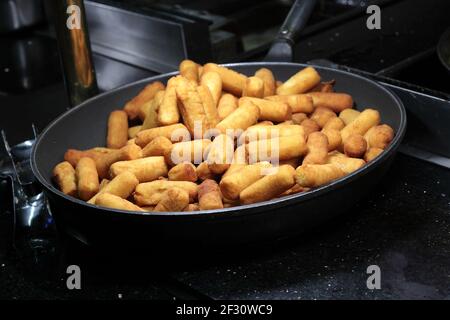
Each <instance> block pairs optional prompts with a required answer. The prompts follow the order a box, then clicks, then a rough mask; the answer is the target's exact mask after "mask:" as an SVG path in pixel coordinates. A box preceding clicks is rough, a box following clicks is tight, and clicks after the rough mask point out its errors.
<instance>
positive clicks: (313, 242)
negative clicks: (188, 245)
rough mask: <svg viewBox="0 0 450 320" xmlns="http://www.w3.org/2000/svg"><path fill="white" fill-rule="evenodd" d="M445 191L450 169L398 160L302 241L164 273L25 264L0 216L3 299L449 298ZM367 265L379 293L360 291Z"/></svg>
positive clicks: (50, 253) (55, 260)
mask: <svg viewBox="0 0 450 320" xmlns="http://www.w3.org/2000/svg"><path fill="white" fill-rule="evenodd" d="M449 190H450V170H448V169H444V168H441V167H438V166H435V165H431V164H428V163H425V162H422V161H420V160H416V159H413V158H411V157H408V156H405V155H402V154H399V155H398V157H397V159H396V160H395V162H394V165H393V167H392V169H391V170H390V171H389V172H388V174H387V176H386V178H385V179H384V180H383V182H382V183H381V184H380V185H379V186H378V187H377V188H376V190H374V191H373V192H372V194H371V196H369V197H368V198H367V199H365V200H362V201H360V202H359V204H358V205H357V206H356V207H354V209H353V210H352V211H351V212H348V213H347V214H345V215H343V216H341V217H339V218H338V219H335V220H334V221H332V222H330V223H328V224H327V225H324V226H322V227H320V228H318V229H317V230H315V231H313V232H311V233H309V234H306V235H303V236H301V237H300V238H297V239H291V240H289V241H285V242H282V243H278V244H276V245H274V246H271V247H269V248H261V247H259V248H254V249H253V250H248V249H246V250H241V251H240V252H234V253H227V255H226V256H223V257H220V256H216V257H215V258H211V259H209V258H208V257H204V258H203V259H202V260H203V261H200V260H199V261H194V262H192V261H189V266H187V265H186V266H184V265H183V264H178V265H176V266H174V265H172V266H170V267H167V266H166V267H164V269H161V268H158V267H155V266H156V265H158V264H159V263H160V261H154V260H152V257H151V256H149V255H147V254H146V253H142V256H138V257H136V256H133V257H128V256H123V255H117V256H115V255H113V256H111V255H109V254H103V253H100V252H91V251H89V250H85V249H83V248H78V247H77V246H75V245H71V246H70V248H69V249H67V248H65V249H64V250H61V249H58V248H56V249H55V250H44V251H41V252H34V253H33V254H32V255H28V256H27V255H24V254H23V253H21V252H17V251H15V250H12V249H8V246H7V245H6V244H7V243H8V242H9V239H7V238H6V236H7V235H8V230H7V229H8V228H7V225H8V223H7V218H6V217H5V216H2V218H1V220H0V226H1V228H2V229H1V230H2V232H1V233H0V234H1V237H2V239H1V242H0V243H2V247H1V251H0V283H1V284H2V285H1V286H0V298H18V299H20V298H44V299H53V298H62V299H65V298H96V299H115V298H123V299H126V298H141V299H173V298H181V297H185V298H199V297H200V298H201V297H205V298H206V297H210V298H213V299H330V298H333V299H410V298H412V299H415V298H428V299H436V298H444V299H449V298H450V268H449V266H450V193H449ZM299 214H301V213H300V212H299ZM205 261H206V262H205ZM69 264H78V265H80V267H81V268H82V272H83V281H82V284H83V285H82V290H79V291H78V290H73V291H70V290H68V289H66V285H65V283H66V282H65V281H66V277H67V275H66V274H65V268H66V266H67V265H69ZM369 265H378V266H379V267H380V270H381V289H380V290H369V289H367V286H366V280H367V277H368V274H367V273H366V269H367V267H368V266H369Z"/></svg>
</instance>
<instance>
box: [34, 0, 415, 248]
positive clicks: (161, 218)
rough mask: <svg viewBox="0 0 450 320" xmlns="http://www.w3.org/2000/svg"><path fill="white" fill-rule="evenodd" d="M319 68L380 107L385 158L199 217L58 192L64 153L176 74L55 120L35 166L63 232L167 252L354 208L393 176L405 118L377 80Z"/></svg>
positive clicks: (295, 67)
mask: <svg viewBox="0 0 450 320" xmlns="http://www.w3.org/2000/svg"><path fill="white" fill-rule="evenodd" d="M296 4H297V5H296V6H294V7H293V8H292V10H291V12H290V14H289V16H288V18H287V19H286V21H285V23H284V24H283V27H282V29H281V31H280V34H279V36H278V38H277V41H276V43H277V44H276V45H275V46H280V47H281V49H280V50H279V51H278V52H276V55H278V59H279V60H282V58H283V57H284V59H289V58H291V53H292V50H286V45H287V46H289V45H291V44H292V43H293V42H294V40H295V38H296V37H297V36H298V30H296V29H298V28H297V27H298V26H299V25H301V24H298V21H302V20H304V19H305V17H307V16H308V15H309V14H310V12H311V8H312V6H313V4H311V2H310V1H302V2H301V1H297V3H296ZM286 30H288V32H286ZM280 43H281V45H280ZM274 50H275V51H277V50H276V49H274ZM274 50H271V51H272V52H273V51H274ZM283 52H284V56H283ZM280 53H281V54H280ZM226 66H227V67H229V68H232V69H234V70H236V71H238V72H241V73H243V74H246V75H253V74H254V72H255V71H256V70H258V69H259V68H261V67H266V68H269V69H270V70H272V72H273V73H274V75H275V77H276V78H277V79H280V80H286V79H288V78H289V77H290V76H291V75H293V74H295V73H296V72H298V71H299V70H300V69H302V68H304V67H305V66H306V65H304V64H298V63H288V62H259V63H235V64H228V65H226ZM316 68H317V70H318V72H319V73H320V74H321V76H322V78H323V79H324V80H331V79H335V80H336V90H337V91H342V92H347V93H350V94H351V95H352V96H353V98H354V100H355V102H356V108H357V109H358V110H363V109H364V108H365V107H373V108H376V109H378V110H379V111H380V114H381V120H382V122H383V123H387V124H389V125H390V126H391V127H392V128H393V129H394V130H395V133H396V135H395V138H394V139H393V141H392V143H391V144H390V145H389V147H388V148H387V149H386V150H385V152H384V153H383V154H382V155H381V156H380V157H378V158H377V159H376V160H374V161H372V162H370V163H369V164H367V165H366V166H365V167H364V168H361V169H359V170H357V171H355V172H353V173H352V174H350V175H348V176H346V177H343V178H341V179H339V180H336V181H334V182H332V183H330V184H328V185H325V186H322V187H319V188H316V189H313V190H311V191H309V192H305V193H301V194H296V195H291V196H287V197H283V198H277V199H273V200H270V201H266V202H261V203H256V204H251V205H244V206H239V207H232V208H225V209H220V210H208V211H196V212H160V213H142V212H128V211H121V210H114V209H108V208H100V207H97V206H94V205H90V204H88V203H86V202H84V201H81V200H78V199H75V198H72V197H69V196H66V195H64V194H63V193H62V192H60V191H59V190H58V189H57V188H55V186H54V185H53V184H52V181H51V174H52V169H53V167H54V166H55V165H56V164H57V163H58V162H60V161H61V160H62V159H63V155H64V152H65V151H66V150H67V149H68V148H77V149H87V148H91V147H94V146H101V145H104V143H105V136H106V130H107V119H108V115H109V113H110V112H111V111H113V110H116V109H118V108H121V107H122V106H123V105H124V104H125V102H127V101H128V100H130V99H131V98H132V97H134V96H135V95H136V94H137V93H138V92H139V91H140V90H141V89H143V88H144V86H145V85H146V84H148V83H149V82H152V81H162V82H166V81H167V80H168V79H169V78H170V77H172V76H174V75H176V74H177V72H173V73H169V74H163V75H160V76H157V77H152V78H149V79H145V80H141V81H138V82H135V83H132V84H128V85H126V86H123V87H121V88H118V89H115V90H113V91H110V92H107V93H103V94H100V95H98V96H96V97H94V98H92V99H90V100H87V101H85V102H84V103H82V104H80V105H78V106H76V107H74V108H73V109H71V110H69V111H67V112H66V113H64V114H63V115H61V116H60V117H58V118H57V119H56V120H54V121H53V122H52V123H51V124H50V125H49V126H48V127H47V128H46V129H45V130H44V131H43V132H42V133H41V135H40V136H39V137H38V138H37V140H36V142H35V145H34V148H33V151H32V156H31V165H32V168H33V172H34V174H35V175H36V177H37V179H38V181H39V182H40V183H41V184H42V185H43V187H44V190H45V192H46V194H47V196H48V199H49V202H50V205H51V208H52V212H53V215H54V218H55V222H56V226H57V228H58V230H59V231H61V232H62V233H64V234H67V235H69V236H71V237H74V238H76V239H78V240H80V241H82V242H83V243H85V244H88V245H93V246H106V247H110V248H111V247H113V248H118V247H125V248H130V247H140V246H147V247H148V246H149V247H153V248H154V247H161V246H163V247H164V248H172V249H174V248H176V249H177V250H194V249H197V248H200V247H206V248H211V246H214V247H215V248H218V247H229V246H237V245H241V244H248V243H266V242H267V241H268V242H271V241H274V240H277V239H280V238H286V237H291V236H295V235H298V234H299V233H301V232H303V231H306V230H308V229H310V228H312V227H314V226H317V225H318V224H320V223H322V222H324V221H327V220H329V219H331V218H333V217H335V216H337V215H339V214H340V213H342V212H344V211H346V210H348V209H349V208H350V207H351V206H352V205H353V204H355V203H356V202H357V201H358V200H359V199H360V198H361V197H363V196H364V195H366V194H368V193H369V192H370V190H371V189H372V187H374V186H375V185H376V184H377V182H378V181H379V180H380V178H381V177H382V176H383V174H384V173H385V172H386V171H387V170H388V168H389V166H390V164H391V162H392V160H393V158H394V155H395V153H396V151H397V149H398V147H399V145H400V142H401V140H402V138H403V135H404V132H405V127H406V113H405V109H404V107H403V105H402V103H401V101H400V100H399V99H398V98H397V97H396V96H395V95H394V94H392V93H391V92H390V91H389V90H387V89H385V88H384V87H382V86H380V85H379V84H377V83H376V82H374V81H372V80H369V79H367V78H364V77H361V76H358V75H355V74H351V73H348V72H345V71H338V70H333V69H330V68H326V67H319V66H317V67H316Z"/></svg>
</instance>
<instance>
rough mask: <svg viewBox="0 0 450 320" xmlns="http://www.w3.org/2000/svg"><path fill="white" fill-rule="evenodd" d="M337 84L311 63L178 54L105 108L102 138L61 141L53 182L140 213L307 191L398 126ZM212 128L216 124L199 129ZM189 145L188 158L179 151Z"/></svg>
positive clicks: (373, 151) (364, 159) (377, 150)
mask: <svg viewBox="0 0 450 320" xmlns="http://www.w3.org/2000/svg"><path fill="white" fill-rule="evenodd" d="M334 85H335V81H334V80H333V79H330V80H329V81H322V79H321V77H320V75H319V73H318V72H317V71H316V70H315V69H314V68H313V67H306V68H304V69H302V70H299V71H298V72H297V73H295V74H294V75H292V76H291V77H290V78H289V79H288V80H286V81H285V82H282V81H280V80H279V79H276V78H275V76H274V74H273V73H272V72H271V70H269V69H267V68H261V69H259V70H257V71H256V72H255V74H254V75H252V76H247V75H244V74H241V73H238V72H236V71H234V70H232V69H229V68H226V67H223V66H219V65H217V64H214V63H207V64H205V65H203V66H202V65H199V64H197V63H195V62H193V61H190V60H184V61H182V62H181V64H180V66H179V75H176V76H174V77H172V78H170V79H169V81H168V82H167V83H166V84H163V83H161V82H159V81H156V82H153V83H150V84H148V85H147V86H145V88H143V89H142V91H140V92H139V93H138V95H137V96H135V97H134V98H132V99H131V100H130V101H128V102H127V103H126V104H125V106H124V107H123V109H120V110H114V111H112V112H111V113H110V115H109V119H105V121H108V130H107V136H106V147H95V148H91V149H88V150H75V149H69V150H67V152H66V153H65V155H64V161H63V162H61V163H59V164H57V165H56V166H55V168H54V171H53V178H54V182H55V184H56V185H57V187H58V188H59V190H61V191H62V192H63V193H64V194H67V195H70V196H72V197H76V198H78V199H81V200H84V201H87V202H88V203H90V204H93V205H97V206H101V207H106V208H113V209H118V210H129V211H142V212H179V211H197V210H212V209H222V208H227V207H233V206H239V205H247V204H252V203H257V202H261V201H268V200H271V199H274V198H279V197H283V196H287V195H292V194H297V193H302V192H307V191H308V190H310V189H311V188H315V187H318V186H322V185H325V184H327V183H330V182H331V181H333V180H336V179H339V178H341V177H344V176H345V175H348V174H350V173H351V172H353V171H355V170H357V169H359V168H361V167H363V166H364V165H366V163H368V162H369V161H372V160H373V159H375V158H376V157H378V156H379V155H380V154H381V153H383V150H384V149H386V147H387V146H388V145H389V143H390V142H391V141H392V139H393V137H394V131H393V129H392V128H391V127H390V126H388V125H386V124H380V114H379V112H378V111H377V110H375V109H372V108H366V109H364V110H363V111H358V110H355V109H353V104H354V103H353V99H352V96H351V95H349V94H347V93H342V92H335V90H334ZM208 130H214V132H216V134H215V135H213V136H211V137H205V135H202V134H200V135H199V134H198V132H199V131H200V132H203V133H204V132H207V131H208ZM230 132H232V134H230ZM238 141H239V143H237V142H238ZM275 149H276V150H275ZM186 150H192V151H188V153H190V157H184V158H182V161H174V155H177V154H180V153H183V152H184V153H186ZM194 150H196V151H200V152H194ZM261 150H265V151H266V152H260V151H261ZM230 153H231V155H230ZM184 156H186V154H185V155H184ZM275 157H276V161H275V163H274V161H273V159H274V158H275Z"/></svg>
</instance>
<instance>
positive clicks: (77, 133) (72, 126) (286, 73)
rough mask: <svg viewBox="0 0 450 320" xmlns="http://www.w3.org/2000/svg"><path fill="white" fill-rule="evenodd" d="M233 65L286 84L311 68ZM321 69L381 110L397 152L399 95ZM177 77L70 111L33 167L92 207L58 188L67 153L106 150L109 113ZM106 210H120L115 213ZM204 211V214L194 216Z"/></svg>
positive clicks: (364, 104)
mask: <svg viewBox="0 0 450 320" xmlns="http://www.w3.org/2000/svg"><path fill="white" fill-rule="evenodd" d="M229 66H230V67H231V68H233V69H235V70H237V71H239V72H241V73H244V74H246V75H253V74H254V72H255V71H256V70H258V69H259V68H261V67H263V66H264V67H267V68H269V69H270V70H272V72H273V73H274V75H275V77H276V78H277V79H280V80H282V81H284V80H286V79H288V78H289V77H290V76H291V75H293V74H294V73H296V72H298V71H299V70H300V69H301V68H304V67H305V65H302V64H294V63H243V64H230V65H229ZM316 68H317V70H318V71H319V73H320V75H321V76H322V79H323V80H324V81H326V80H332V79H334V80H336V86H335V89H336V91H337V92H346V93H349V94H351V95H352V96H353V98H354V100H355V103H356V109H359V110H362V109H365V108H368V107H370V108H374V109H377V110H379V111H380V114H381V122H382V123H386V124H388V125H390V126H391V127H392V128H393V129H394V130H395V132H396V136H395V138H394V141H393V142H392V143H391V146H390V147H389V148H388V149H387V151H386V152H385V153H389V152H392V151H393V150H391V149H394V148H397V147H398V144H399V142H400V139H401V138H402V136H403V134H404V130H405V126H406V116H405V110H404V108H403V106H402V104H401V102H400V101H399V100H398V99H397V98H396V97H395V96H394V95H392V94H391V93H390V92H389V91H388V90H387V89H385V88H383V87H381V86H380V85H378V84H377V83H375V82H373V81H371V80H368V79H365V78H362V77H360V76H356V75H352V74H349V73H346V72H343V71H337V70H333V69H328V68H324V67H316ZM174 74H175V73H171V74H166V75H161V76H157V77H154V78H150V79H145V80H142V81H139V82H136V83H133V84H130V85H127V86H124V87H121V88H119V89H116V90H113V91H111V92H107V93H104V94H102V95H99V96H97V97H95V98H93V99H90V100H88V101H86V102H84V103H83V104H81V105H79V106H77V107H75V108H73V109H71V110H69V111H68V112H67V113H65V114H63V115H62V116H60V117H59V118H58V119H56V120H55V121H53V122H52V123H51V124H50V125H49V126H48V127H47V128H46V129H45V130H44V131H43V132H42V134H41V135H40V137H39V138H38V139H37V141H36V143H35V146H34V149H33V154H32V167H33V170H34V173H35V175H36V176H37V178H38V179H39V181H40V182H41V183H42V184H43V185H44V186H45V187H46V188H48V189H49V190H50V191H51V192H52V193H56V195H57V196H58V197H62V198H65V199H66V200H69V201H72V202H78V203H79V204H82V205H84V206H90V205H88V204H86V203H84V202H82V201H81V200H77V199H74V198H71V197H68V196H65V195H64V194H62V193H61V192H60V191H59V190H57V189H56V188H55V187H54V186H53V184H52V181H51V174H52V170H53V167H54V166H55V165H56V164H57V163H58V162H60V161H62V160H63V155H64V153H65V151H66V150H67V149H69V148H75V149H88V148H92V147H95V146H104V145H105V139H106V138H105V137H106V130H107V119H108V115H109V113H110V112H111V111H113V110H116V109H121V108H122V107H123V106H124V104H125V103H126V102H127V101H128V100H130V99H131V98H132V97H134V96H135V95H136V94H137V93H138V92H139V91H140V90H141V89H142V88H143V87H144V86H145V85H146V84H148V83H149V82H152V81H156V80H159V81H162V82H163V83H165V82H166V81H167V79H169V78H170V77H171V76H173V75H174ZM381 161H383V156H382V157H379V158H378V159H376V160H375V161H373V162H372V163H370V164H369V165H368V166H366V167H365V168H363V169H362V170H361V169H360V170H359V171H358V172H355V173H353V174H352V175H350V176H347V177H345V178H343V179H340V180H339V181H337V182H335V183H332V184H331V185H329V186H328V187H327V186H326V187H322V188H319V189H327V188H329V187H332V185H334V184H339V183H343V182H344V181H345V180H349V179H353V178H352V177H353V176H355V175H357V174H362V173H363V172H364V171H365V170H369V169H370V167H371V166H375V165H377V163H378V162H381ZM316 191H317V190H316ZM314 192H315V191H312V192H309V193H307V194H297V195H294V196H290V197H289V198H288V199H287V200H289V199H292V198H299V197H310V196H313V194H314ZM308 194H309V195H308ZM283 201H284V200H283V199H282V200H276V202H283ZM262 205H264V203H259V204H254V205H249V206H245V207H260V206H262ZM240 209H243V207H234V208H227V209H223V210H214V211H216V212H217V211H236V210H240ZM100 210H104V211H116V210H109V209H100ZM198 213H202V212H197V213H192V214H198ZM163 214H164V213H163ZM186 214H187V213H183V215H186Z"/></svg>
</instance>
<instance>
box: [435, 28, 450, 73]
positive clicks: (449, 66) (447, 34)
mask: <svg viewBox="0 0 450 320" xmlns="http://www.w3.org/2000/svg"><path fill="white" fill-rule="evenodd" d="M446 40H447V41H450V27H449V28H447V30H445V32H444V34H443V35H442V36H441V37H440V38H439V42H438V45H437V55H438V57H439V60H440V61H441V64H442V65H443V66H444V67H445V68H446V69H447V70H448V71H450V64H449V61H447V60H446V59H449V58H450V55H448V56H445V55H444V43H445V42H446ZM449 50H450V49H449Z"/></svg>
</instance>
